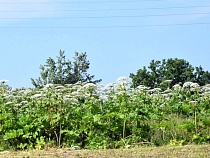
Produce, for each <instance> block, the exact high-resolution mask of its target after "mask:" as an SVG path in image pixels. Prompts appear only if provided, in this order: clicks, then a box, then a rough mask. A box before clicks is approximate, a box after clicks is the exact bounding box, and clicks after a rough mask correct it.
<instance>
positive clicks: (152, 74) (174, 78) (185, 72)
mask: <svg viewBox="0 0 210 158" xmlns="http://www.w3.org/2000/svg"><path fill="white" fill-rule="evenodd" d="M130 77H131V79H132V86H133V87H137V86H139V85H144V86H147V87H151V88H157V87H158V88H162V89H166V88H167V87H168V85H169V86H170V88H171V87H172V86H174V85H175V84H180V85H183V83H185V82H195V83H198V84H199V85H200V86H204V85H205V84H210V73H209V72H208V71H204V70H203V68H202V67H201V66H199V67H197V66H196V67H193V66H192V65H191V64H190V63H189V62H188V61H186V60H184V59H178V58H175V59H172V58H170V59H167V60H166V59H163V60H162V62H161V61H159V60H157V61H155V60H152V61H151V62H150V65H149V66H148V69H147V68H146V66H144V67H143V68H142V69H139V70H138V71H137V73H136V74H133V73H131V74H130ZM166 80H171V83H170V84H169V83H166V82H164V81H166Z"/></svg>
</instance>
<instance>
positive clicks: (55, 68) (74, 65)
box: [31, 50, 101, 88]
mask: <svg viewBox="0 0 210 158" xmlns="http://www.w3.org/2000/svg"><path fill="white" fill-rule="evenodd" d="M89 66H90V62H89V61H88V60H87V54H86V52H85V53H81V54H79V53H78V52H75V57H74V61H73V62H71V61H70V60H66V58H65V55H64V51H61V50H60V52H59V56H58V57H57V62H56V61H55V60H53V59H52V58H51V57H49V58H48V59H47V61H46V64H45V65H40V70H41V72H40V75H41V76H40V77H39V78H38V79H33V78H31V81H32V84H33V85H34V86H35V87H36V88H42V87H43V86H44V85H46V84H48V83H52V84H61V85H64V84H74V83H76V82H78V81H81V82H88V83H98V82H100V81H101V79H100V80H94V81H93V79H94V75H90V74H88V73H87V70H88V69H89Z"/></svg>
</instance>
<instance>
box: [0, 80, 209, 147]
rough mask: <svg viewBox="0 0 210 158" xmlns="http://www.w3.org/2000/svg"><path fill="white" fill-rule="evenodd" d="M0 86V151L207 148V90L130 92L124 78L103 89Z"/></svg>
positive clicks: (143, 89) (181, 88)
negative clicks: (143, 146)
mask: <svg viewBox="0 0 210 158" xmlns="http://www.w3.org/2000/svg"><path fill="white" fill-rule="evenodd" d="M165 82H170V81H165ZM5 84H6V83H4V82H1V86H0V114H1V115H0V147H1V150H5V149H8V148H10V149H33V148H36V149H41V148H45V147H55V146H57V147H71V146H80V147H82V148H88V149H96V148H97V149H98V148H103V149H107V148H121V147H130V146H131V147H132V146H136V145H143V144H146V145H156V146H161V145H165V144H171V145H184V144H191V143H195V144H205V143H210V85H205V86H199V85H198V84H197V83H192V82H186V83H184V84H183V86H180V85H174V86H173V87H171V88H170V87H168V89H167V90H165V91H162V90H161V89H160V88H153V89H150V88H148V87H145V86H143V85H140V86H138V87H136V88H131V83H129V81H128V80H127V79H126V78H124V77H121V78H119V79H118V80H117V82H116V83H113V84H109V85H107V86H101V85H96V84H93V83H85V82H77V83H75V84H63V85H60V84H46V85H45V86H44V87H43V88H40V89H16V90H11V89H10V88H9V87H8V86H6V85H5ZM169 88H170V89H169Z"/></svg>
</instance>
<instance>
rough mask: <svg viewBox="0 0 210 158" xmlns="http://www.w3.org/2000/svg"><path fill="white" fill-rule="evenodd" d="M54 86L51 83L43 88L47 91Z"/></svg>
mask: <svg viewBox="0 0 210 158" xmlns="http://www.w3.org/2000/svg"><path fill="white" fill-rule="evenodd" d="M53 86H54V85H53V84H52V83H48V84H46V85H45V86H44V89H48V88H50V87H53Z"/></svg>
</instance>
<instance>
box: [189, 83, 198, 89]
mask: <svg viewBox="0 0 210 158" xmlns="http://www.w3.org/2000/svg"><path fill="white" fill-rule="evenodd" d="M190 87H191V88H197V87H200V85H199V84H198V83H192V84H191V85H190Z"/></svg>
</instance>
